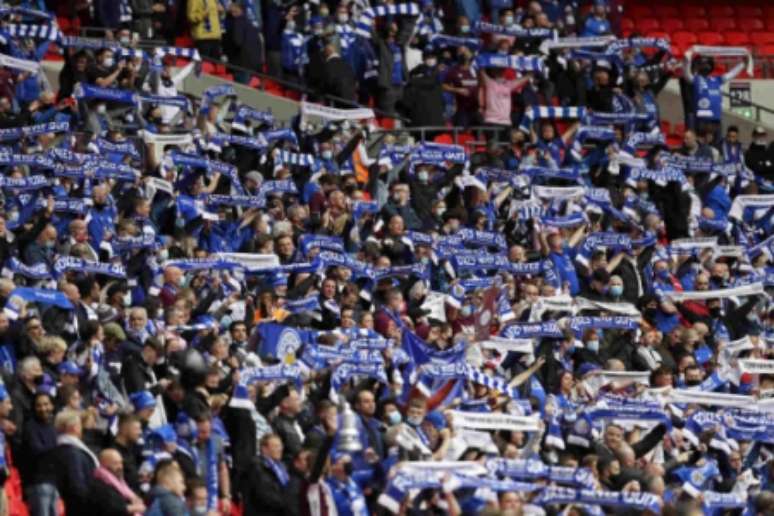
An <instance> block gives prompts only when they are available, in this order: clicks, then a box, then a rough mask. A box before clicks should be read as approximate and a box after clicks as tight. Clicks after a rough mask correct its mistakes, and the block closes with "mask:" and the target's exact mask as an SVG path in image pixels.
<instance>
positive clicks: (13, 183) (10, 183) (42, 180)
mask: <svg viewBox="0 0 774 516" xmlns="http://www.w3.org/2000/svg"><path fill="white" fill-rule="evenodd" d="M49 186H51V183H50V182H49V179H48V178H47V177H46V176H29V177H5V176H0V187H2V188H10V189H14V190H20V191H23V192H27V191H31V190H40V189H41V188H47V187H49Z"/></svg>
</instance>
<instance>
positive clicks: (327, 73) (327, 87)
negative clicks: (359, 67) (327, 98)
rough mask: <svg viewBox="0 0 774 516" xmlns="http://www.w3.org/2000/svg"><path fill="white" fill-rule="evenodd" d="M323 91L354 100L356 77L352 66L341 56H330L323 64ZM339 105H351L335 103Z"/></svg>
mask: <svg viewBox="0 0 774 516" xmlns="http://www.w3.org/2000/svg"><path fill="white" fill-rule="evenodd" d="M322 84H323V93H325V94H327V95H334V96H336V97H340V98H342V99H344V100H349V101H352V102H354V101H355V97H356V91H355V87H356V85H357V79H356V78H355V72H354V71H353V70H352V67H351V66H349V63H347V62H346V61H345V60H344V59H342V58H341V56H332V57H330V58H328V59H327V60H326V61H325V64H324V65H323V83H322ZM336 104H340V105H341V107H345V108H346V107H352V105H347V103H338V102H337V103H336Z"/></svg>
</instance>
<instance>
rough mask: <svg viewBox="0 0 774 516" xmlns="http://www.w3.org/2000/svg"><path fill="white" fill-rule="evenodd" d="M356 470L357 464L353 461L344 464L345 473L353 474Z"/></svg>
mask: <svg viewBox="0 0 774 516" xmlns="http://www.w3.org/2000/svg"><path fill="white" fill-rule="evenodd" d="M354 470H355V466H354V465H353V464H352V463H351V462H347V463H346V464H344V473H346V474H347V476H350V475H352V472H353V471H354Z"/></svg>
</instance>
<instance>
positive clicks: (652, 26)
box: [637, 18, 661, 32]
mask: <svg viewBox="0 0 774 516" xmlns="http://www.w3.org/2000/svg"><path fill="white" fill-rule="evenodd" d="M660 28H661V25H660V24H659V23H658V20H657V19H655V18H639V19H637V30H639V31H640V32H651V31H654V30H659V29H660Z"/></svg>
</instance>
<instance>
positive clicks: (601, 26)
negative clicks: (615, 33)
mask: <svg viewBox="0 0 774 516" xmlns="http://www.w3.org/2000/svg"><path fill="white" fill-rule="evenodd" d="M610 32H611V31H610V22H609V21H607V19H606V18H604V19H602V20H600V19H599V18H597V17H596V16H589V17H588V18H586V24H585V25H584V26H583V33H582V34H581V36H604V35H605V34H610Z"/></svg>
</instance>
